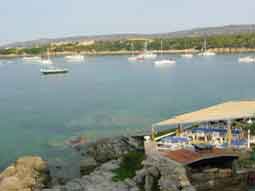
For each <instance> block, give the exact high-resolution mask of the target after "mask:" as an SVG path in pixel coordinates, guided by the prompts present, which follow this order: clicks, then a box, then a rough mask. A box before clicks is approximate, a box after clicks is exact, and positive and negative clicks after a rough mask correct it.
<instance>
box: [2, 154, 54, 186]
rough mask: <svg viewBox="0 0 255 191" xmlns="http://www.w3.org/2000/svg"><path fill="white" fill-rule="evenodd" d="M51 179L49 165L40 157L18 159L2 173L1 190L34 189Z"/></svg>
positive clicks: (44, 184)
mask: <svg viewBox="0 0 255 191" xmlns="http://www.w3.org/2000/svg"><path fill="white" fill-rule="evenodd" d="M49 181H50V176H49V170H48V165H47V163H46V162H45V161H43V160H42V159H41V158H40V157H35V156H27V157H22V158H20V159H18V160H17V161H16V162H15V163H14V164H13V165H11V166H10V167H8V168H7V169H6V170H4V171H3V172H2V173H1V174H0V190H1V191H34V190H36V189H42V188H44V187H45V186H46V185H47V184H48V183H49Z"/></svg>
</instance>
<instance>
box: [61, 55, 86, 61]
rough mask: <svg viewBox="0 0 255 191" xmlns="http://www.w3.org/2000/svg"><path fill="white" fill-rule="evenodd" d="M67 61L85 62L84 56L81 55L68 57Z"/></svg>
mask: <svg viewBox="0 0 255 191" xmlns="http://www.w3.org/2000/svg"><path fill="white" fill-rule="evenodd" d="M65 59H66V61H68V62H81V61H84V56H83V55H80V54H77V55H69V56H66V57H65Z"/></svg>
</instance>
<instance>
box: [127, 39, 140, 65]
mask: <svg viewBox="0 0 255 191" xmlns="http://www.w3.org/2000/svg"><path fill="white" fill-rule="evenodd" d="M131 51H132V56H130V57H128V61H130V62H132V61H137V60H138V57H137V56H135V54H134V43H131Z"/></svg>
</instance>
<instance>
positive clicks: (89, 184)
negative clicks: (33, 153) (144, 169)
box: [43, 160, 139, 191]
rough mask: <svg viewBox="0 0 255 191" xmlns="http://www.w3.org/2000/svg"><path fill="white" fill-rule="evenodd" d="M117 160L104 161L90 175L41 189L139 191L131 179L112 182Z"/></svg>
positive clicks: (49, 190) (117, 163) (60, 190)
mask: <svg viewBox="0 0 255 191" xmlns="http://www.w3.org/2000/svg"><path fill="white" fill-rule="evenodd" d="M119 164H120V162H119V161H118V160H114V161H110V162H107V163H104V164H103V165H102V166H100V167H99V168H97V169H96V170H95V171H94V172H92V173H91V174H90V175H86V176H83V177H81V178H79V179H74V180H72V181H70V182H68V183H67V184H66V185H64V186H56V187H54V188H52V189H44V190H43V191H101V190H102V191H139V189H138V187H137V186H136V184H135V182H134V181H133V180H130V179H127V180H125V181H123V182H114V181H113V180H112V179H113V177H114V173H113V170H114V169H116V168H118V167H119Z"/></svg>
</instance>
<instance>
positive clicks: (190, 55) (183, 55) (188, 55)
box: [181, 53, 193, 58]
mask: <svg viewBox="0 0 255 191" xmlns="http://www.w3.org/2000/svg"><path fill="white" fill-rule="evenodd" d="M181 57H183V58H193V54H188V53H186V54H182V55H181Z"/></svg>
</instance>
